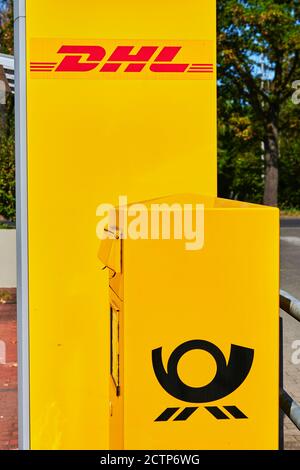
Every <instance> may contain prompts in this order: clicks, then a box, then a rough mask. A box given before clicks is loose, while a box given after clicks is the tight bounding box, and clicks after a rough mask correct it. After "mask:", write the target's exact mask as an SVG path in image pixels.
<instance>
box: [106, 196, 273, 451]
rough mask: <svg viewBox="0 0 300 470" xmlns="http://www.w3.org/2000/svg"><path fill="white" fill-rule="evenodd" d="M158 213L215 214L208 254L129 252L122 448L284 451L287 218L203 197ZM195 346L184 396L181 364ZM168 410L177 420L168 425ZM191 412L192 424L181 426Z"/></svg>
mask: <svg viewBox="0 0 300 470" xmlns="http://www.w3.org/2000/svg"><path fill="white" fill-rule="evenodd" d="M153 202H155V201H150V202H149V203H148V204H147V207H149V208H150V204H151V203H153ZM156 202H157V203H160V204H161V203H169V204H171V203H174V202H177V203H179V204H181V205H183V204H187V203H189V204H193V207H194V208H195V204H204V205H205V210H204V216H205V217H204V227H205V229H204V237H205V238H204V247H203V249H201V250H198V251H187V250H186V246H185V241H184V240H174V239H172V238H171V240H130V239H128V240H124V248H123V251H122V252H123V257H122V258H123V266H122V272H123V278H122V280H123V282H124V301H123V302H121V301H120V299H119V300H118V301H117V302H118V305H119V308H120V310H121V311H122V312H123V316H124V321H123V323H122V331H121V334H120V337H121V343H120V344H123V347H122V346H121V348H120V364H121V367H122V368H123V370H121V375H122V374H123V376H124V379H123V381H122V383H121V389H120V396H119V397H117V396H116V393H115V390H114V389H113V388H111V402H112V409H111V414H112V416H111V441H110V442H111V448H112V449H116V448H117V447H116V446H118V447H119V446H120V441H121V442H122V448H124V449H154V450H155V449H203V450H205V449H207V450H210V449H211V450H213V449H215V450H216V449H225V450H228V449H239V450H245V449H249V450H252V449H253V450H256V449H260V450H268V449H277V448H278V442H279V431H278V430H279V415H278V410H279V399H278V394H279V392H278V391H279V306H278V290H279V211H278V210H277V209H273V208H264V207H262V206H258V205H254V204H246V203H240V202H235V201H226V200H224V199H215V198H207V197H206V198H201V197H198V196H191V195H190V196H188V195H187V196H177V197H171V198H163V199H160V200H159V201H156ZM148 215H149V217H148V221H150V220H151V217H150V216H151V211H150V213H149V214H148ZM194 220H195V219H194ZM111 297H112V300H113V301H114V302H116V296H115V295H114V294H113V293H111ZM191 341H192V342H193V344H191V343H190V342H191ZM203 342H206V343H203ZM186 343H187V349H186V352H184V350H183V349H182V351H181V353H182V355H181V354H179V356H178V358H177V359H179V362H178V374H179V378H180V379H181V381H182V382H183V385H182V384H180V383H179V381H178V379H177V378H176V376H174V375H172V367H171V361H169V358H170V356H171V354H172V353H173V351H174V350H176V349H177V348H178V347H179V346H182V345H185V344H186ZM160 348H162V351H161V356H162V367H163V369H165V370H167V371H168V374H169V375H168V378H166V377H165V376H163V378H162V379H158V378H157V377H161V376H162V374H160V373H159V372H158V373H157V372H156V374H155V372H154V364H156V365H155V369H156V370H159V369H158V364H159V361H158V359H157V354H158V356H159V349H160ZM193 348H195V349H193ZM153 351H155V353H153ZM151 353H152V354H154V357H155V360H154V363H153V362H152V360H151ZM175 366H176V361H175ZM217 369H218V370H217ZM159 374H160V375H159ZM174 384H175V385H174ZM198 388H199V389H200V390H197V389H198ZM191 389H192V390H191ZM195 389H196V390H195ZM209 407H210V408H209ZM212 407H213V408H212ZM226 407H227V408H226ZM120 408H122V412H121V413H120ZM167 408H175V409H177V411H176V412H175V413H174V414H172V413H171V415H170V417H169V419H168V420H167V419H166V420H165V421H156V419H157V418H158V417H159V416H160V415H161V414H162V413H163V412H164V411H165V410H166V409H167ZM186 408H194V410H191V411H193V412H192V414H191V415H190V417H188V419H186V420H182V421H174V418H175V420H176V418H177V416H178V415H179V414H180V413H181V412H182V411H183V410H184V409H186ZM213 413H215V414H217V416H218V415H219V416H220V415H221V417H223V419H217V416H216V415H214V414H213ZM224 416H225V418H224Z"/></svg>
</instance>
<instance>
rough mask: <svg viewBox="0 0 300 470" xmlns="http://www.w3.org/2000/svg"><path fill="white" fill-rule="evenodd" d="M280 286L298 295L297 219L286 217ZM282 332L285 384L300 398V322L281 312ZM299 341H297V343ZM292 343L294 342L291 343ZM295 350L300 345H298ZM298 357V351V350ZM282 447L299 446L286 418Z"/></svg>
mask: <svg viewBox="0 0 300 470" xmlns="http://www.w3.org/2000/svg"><path fill="white" fill-rule="evenodd" d="M281 288H282V289H284V290H287V291H288V292H289V293H290V294H292V295H294V296H295V297H297V298H298V299H300V220H299V219H296V220H294V221H293V220H287V221H284V222H283V223H282V229H281ZM282 318H283V335H284V345H283V351H284V387H285V389H286V390H287V391H288V392H289V394H290V395H291V396H292V397H293V398H295V399H296V400H297V401H298V402H300V364H298V365H296V364H293V361H292V356H293V353H295V349H293V345H294V342H295V341H299V342H300V323H298V322H297V321H296V320H294V319H293V318H292V317H290V316H289V315H287V314H285V313H282ZM299 344H300V343H299ZM294 346H295V345H294ZM297 349H298V350H300V346H299V345H298V348H297ZM298 358H300V354H298ZM284 428H285V449H299V450H300V431H298V430H297V429H296V428H295V426H294V425H293V424H292V423H291V422H290V420H289V419H288V418H285V423H284Z"/></svg>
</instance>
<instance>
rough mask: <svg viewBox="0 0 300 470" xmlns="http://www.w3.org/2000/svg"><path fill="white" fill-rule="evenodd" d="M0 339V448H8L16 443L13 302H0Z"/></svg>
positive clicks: (15, 356) (15, 362) (14, 320)
mask: <svg viewBox="0 0 300 470" xmlns="http://www.w3.org/2000/svg"><path fill="white" fill-rule="evenodd" d="M12 297H13V299H12V300H13V301H14V297H15V295H14V290H13V291H12ZM0 298H1V292H0ZM0 340H1V343H0V449H1V450H4V449H7V450H8V449H16V448H17V445H18V442H17V441H18V419H17V414H18V412H17V340H16V304H15V303H12V304H11V303H6V304H1V303H0ZM4 344H5V346H6V347H5V350H4V348H3V345H4Z"/></svg>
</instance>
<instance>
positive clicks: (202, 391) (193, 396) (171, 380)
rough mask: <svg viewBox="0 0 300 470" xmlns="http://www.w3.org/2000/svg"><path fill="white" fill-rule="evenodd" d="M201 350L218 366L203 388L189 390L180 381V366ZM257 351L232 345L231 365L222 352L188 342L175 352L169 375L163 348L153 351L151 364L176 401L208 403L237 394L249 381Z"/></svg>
mask: <svg viewBox="0 0 300 470" xmlns="http://www.w3.org/2000/svg"><path fill="white" fill-rule="evenodd" d="M195 349H200V350H203V351H206V352H208V353H209V354H211V355H212V357H213V358H214V360H215V361H216V364H217V372H216V375H215V377H214V379H213V380H212V381H211V382H210V383H209V384H208V385H205V386H204V387H190V386H188V385H186V384H185V383H184V382H182V380H181V379H180V377H179V375H178V371H177V367H178V362H179V360H180V359H181V358H182V356H183V355H184V354H186V353H187V352H189V351H193V350H195ZM253 358H254V350H253V349H249V348H245V347H243V346H237V345H235V344H233V345H231V351H230V357H229V360H228V364H227V363H226V359H225V357H224V355H223V353H222V351H221V350H220V349H219V348H218V347H217V346H216V345H215V344H213V343H210V342H208V341H204V340H194V341H188V342H186V343H183V344H181V345H180V346H178V348H176V349H175V350H174V351H173V352H172V354H171V356H170V358H169V361H168V366H167V371H166V370H165V368H164V365H163V361H162V348H158V349H154V350H153V351H152V364H153V369H154V372H155V375H156V378H157V380H158V382H159V383H160V385H161V386H162V387H163V388H164V389H165V390H166V392H168V393H169V394H170V395H172V396H173V397H175V398H177V399H179V400H182V401H186V402H189V403H208V402H212V401H216V400H219V399H221V398H224V397H226V396H227V395H229V394H230V393H232V392H234V391H235V390H236V389H237V388H238V387H239V386H240V385H241V384H242V383H243V382H244V380H245V379H246V377H247V376H248V374H249V372H250V369H251V367H252V363H253Z"/></svg>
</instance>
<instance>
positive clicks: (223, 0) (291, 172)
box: [217, 0, 300, 209]
mask: <svg viewBox="0 0 300 470" xmlns="http://www.w3.org/2000/svg"><path fill="white" fill-rule="evenodd" d="M217 5H218V88H219V94H218V116H219V126H218V128H219V149H218V153H219V193H220V195H222V196H224V197H230V198H235V199H241V200H246V201H249V202H263V203H265V204H268V205H273V206H276V205H279V206H280V207H281V208H286V209H289V208H297V209H299V208H300V187H299V184H300V178H299V177H300V153H299V151H300V139H299V122H300V121H299V118H300V105H296V104H294V103H293V102H292V96H293V93H294V92H295V90H294V89H293V82H295V81H296V80H297V79H299V80H300V61H299V59H300V2H299V0H290V1H288V0H286V1H284V0H280V1H276V0H275V1H274V0H248V1H243V0H218V2H217Z"/></svg>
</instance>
